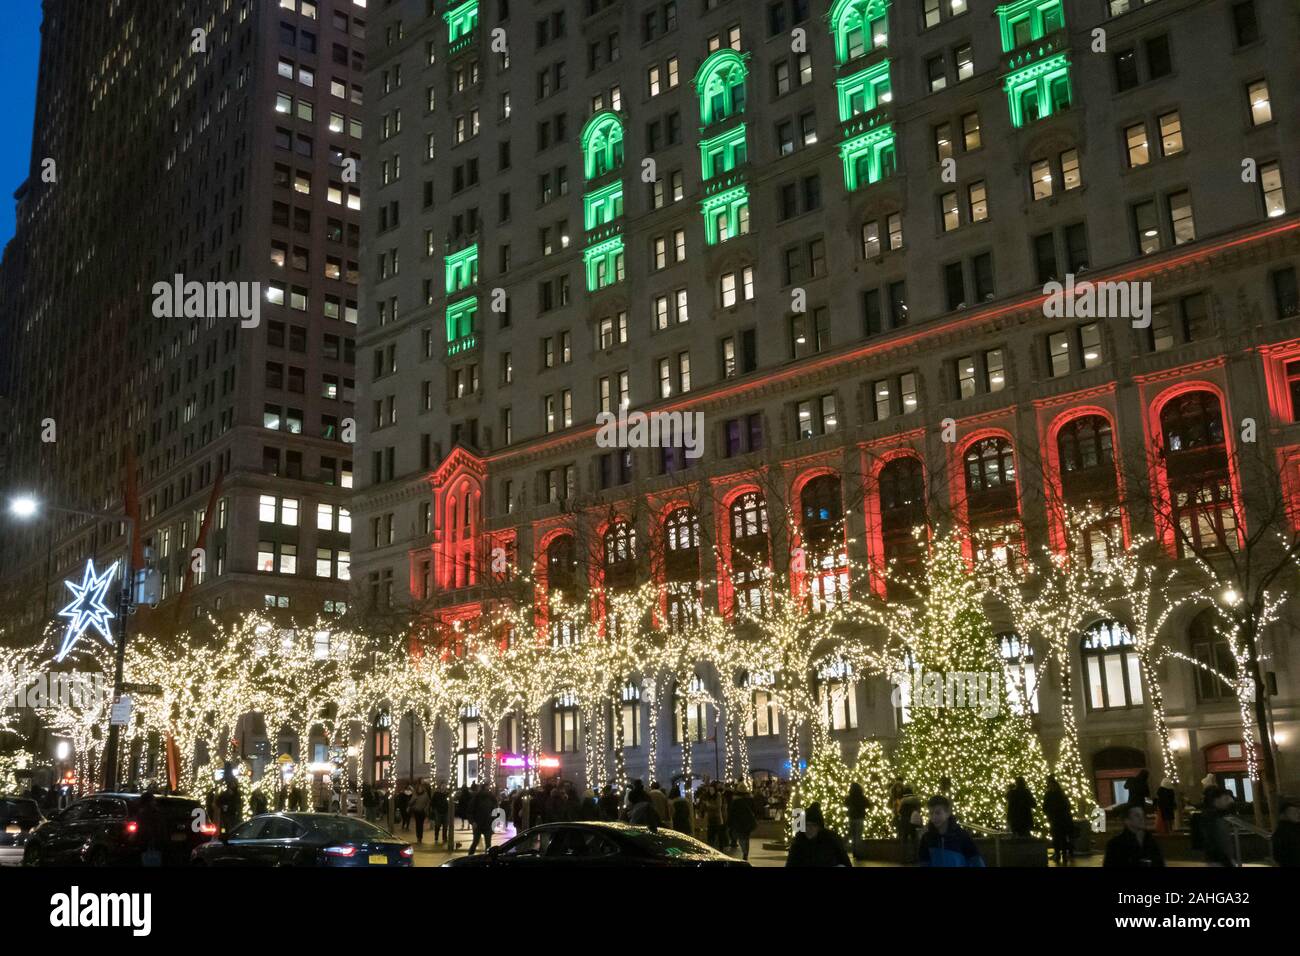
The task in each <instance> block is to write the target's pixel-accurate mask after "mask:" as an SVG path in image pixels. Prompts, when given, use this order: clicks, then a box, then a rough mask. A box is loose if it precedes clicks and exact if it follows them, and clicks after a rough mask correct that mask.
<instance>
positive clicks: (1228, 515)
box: [1160, 391, 1238, 556]
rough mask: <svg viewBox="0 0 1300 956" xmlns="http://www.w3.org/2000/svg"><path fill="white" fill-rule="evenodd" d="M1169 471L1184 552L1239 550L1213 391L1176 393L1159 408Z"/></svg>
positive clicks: (1220, 413)
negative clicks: (1176, 394)
mask: <svg viewBox="0 0 1300 956" xmlns="http://www.w3.org/2000/svg"><path fill="white" fill-rule="evenodd" d="M1160 432H1161V440H1162V450H1163V455H1164V467H1165V473H1166V475H1167V477H1168V481H1169V495H1170V498H1171V504H1172V506H1173V516H1174V521H1175V522H1176V524H1177V533H1176V535H1175V537H1176V539H1177V541H1178V553H1179V555H1180V556H1182V555H1184V554H1186V553H1187V552H1188V551H1189V550H1190V551H1192V552H1193V553H1201V552H1204V551H1222V550H1231V551H1235V550H1236V549H1237V545H1238V542H1237V514H1236V510H1235V507H1234V502H1233V495H1232V479H1231V477H1230V475H1229V472H1228V452H1227V444H1226V442H1225V438H1224V428H1223V409H1222V406H1221V405H1220V404H1219V399H1218V397H1217V396H1216V395H1215V394H1214V393H1212V392H1209V391H1197V392H1188V393H1185V394H1183V395H1178V396H1175V397H1174V398H1172V399H1170V400H1169V402H1168V403H1166V405H1165V406H1164V408H1162V409H1161V410H1160Z"/></svg>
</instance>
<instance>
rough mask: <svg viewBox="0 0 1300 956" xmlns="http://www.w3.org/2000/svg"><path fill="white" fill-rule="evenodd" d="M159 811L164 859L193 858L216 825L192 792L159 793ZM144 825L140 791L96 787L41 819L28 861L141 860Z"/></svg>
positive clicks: (29, 842)
mask: <svg viewBox="0 0 1300 956" xmlns="http://www.w3.org/2000/svg"><path fill="white" fill-rule="evenodd" d="M154 800H155V802H156V804H157V806H158V811H159V814H160V817H161V827H160V831H161V832H159V833H158V834H157V835H156V837H155V839H154V840H153V843H154V847H155V849H156V850H157V851H158V852H160V853H161V862H162V863H163V864H164V865H169V866H180V865H184V864H186V863H188V862H189V859H190V854H191V852H193V850H194V848H195V847H196V846H199V845H200V844H202V843H206V842H207V841H208V840H210V839H211V838H212V836H213V834H215V833H216V827H215V826H213V825H212V824H210V823H209V822H208V821H207V819H206V818H205V817H204V815H203V814H202V813H201V812H196V811H201V809H202V804H200V803H199V802H198V801H197V800H191V799H190V798H189V797H172V796H155V798H154ZM147 829H148V824H147V822H146V824H145V826H144V827H143V828H142V827H141V818H140V794H138V793H97V794H95V795H94V796H90V797H86V798H85V799H84V800H78V801H77V802H76V803H73V804H69V805H68V807H67V808H65V809H64V810H63V811H62V812H60V813H56V814H54V815H53V816H51V817H50V819H49V820H48V821H46V822H45V823H43V824H41V825H40V826H39V827H37V828H36V829H35V830H33V831H32V833H31V835H30V836H29V837H28V839H27V849H26V852H25V854H24V856H23V863H24V864H26V865H27V866H87V865H88V866H139V865H140V862H141V854H142V853H143V852H144V851H145V850H146V849H148V848H147V847H146V846H145V842H146V840H147V836H146V834H145V833H144V832H142V831H143V830H147Z"/></svg>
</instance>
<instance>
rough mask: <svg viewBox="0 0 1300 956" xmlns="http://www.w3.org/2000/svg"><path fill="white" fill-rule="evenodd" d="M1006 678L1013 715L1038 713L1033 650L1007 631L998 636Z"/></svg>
mask: <svg viewBox="0 0 1300 956" xmlns="http://www.w3.org/2000/svg"><path fill="white" fill-rule="evenodd" d="M998 648H999V650H1000V651H1001V653H1002V666H1003V672H1004V674H1005V676H1006V689H1007V703H1008V704H1009V705H1010V707H1011V712H1012V713H1013V714H1024V713H1026V712H1028V713H1031V714H1036V713H1038V670H1037V667H1036V665H1035V664H1034V648H1033V647H1032V646H1031V645H1030V643H1029V642H1028V641H1022V640H1021V639H1020V635H1018V634H1016V633H1014V632H1012V631H1008V632H1006V633H1004V634H999V635H998Z"/></svg>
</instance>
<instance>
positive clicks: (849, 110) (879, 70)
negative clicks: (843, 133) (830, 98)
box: [835, 60, 893, 120]
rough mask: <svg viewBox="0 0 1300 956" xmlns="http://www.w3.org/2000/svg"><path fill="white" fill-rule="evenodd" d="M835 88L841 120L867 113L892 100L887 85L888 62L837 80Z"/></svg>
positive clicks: (884, 61) (883, 61)
mask: <svg viewBox="0 0 1300 956" xmlns="http://www.w3.org/2000/svg"><path fill="white" fill-rule="evenodd" d="M835 88H836V90H837V92H838V94H839V107H840V119H841V120H847V119H851V118H852V117H854V116H858V115H859V114H862V113H869V112H870V111H871V110H874V109H876V107H878V106H882V105H884V104H885V103H888V102H889V101H890V100H891V99H892V98H893V95H892V93H891V92H890V84H889V61H888V60H882V61H881V62H880V63H877V64H875V65H874V66H870V67H868V68H867V69H865V70H862V71H861V72H859V73H855V74H853V75H852V76H849V77H845V78H844V79H842V80H838V81H836V83H835Z"/></svg>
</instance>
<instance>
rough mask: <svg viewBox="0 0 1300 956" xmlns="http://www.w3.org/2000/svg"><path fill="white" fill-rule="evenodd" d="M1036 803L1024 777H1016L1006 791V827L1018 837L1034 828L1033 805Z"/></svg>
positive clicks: (1025, 834) (1023, 835)
mask: <svg viewBox="0 0 1300 956" xmlns="http://www.w3.org/2000/svg"><path fill="white" fill-rule="evenodd" d="M1037 805H1038V804H1037V801H1035V800H1034V795H1033V794H1032V793H1030V792H1029V785H1028V784H1026V783H1025V778H1024V777H1016V782H1015V783H1014V784H1012V786H1011V789H1009V790H1008V791H1007V829H1008V830H1010V831H1011V832H1012V833H1014V834H1015V835H1016V836H1018V837H1027V836H1029V831H1030V830H1032V829H1033V828H1034V807H1035V806H1037Z"/></svg>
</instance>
